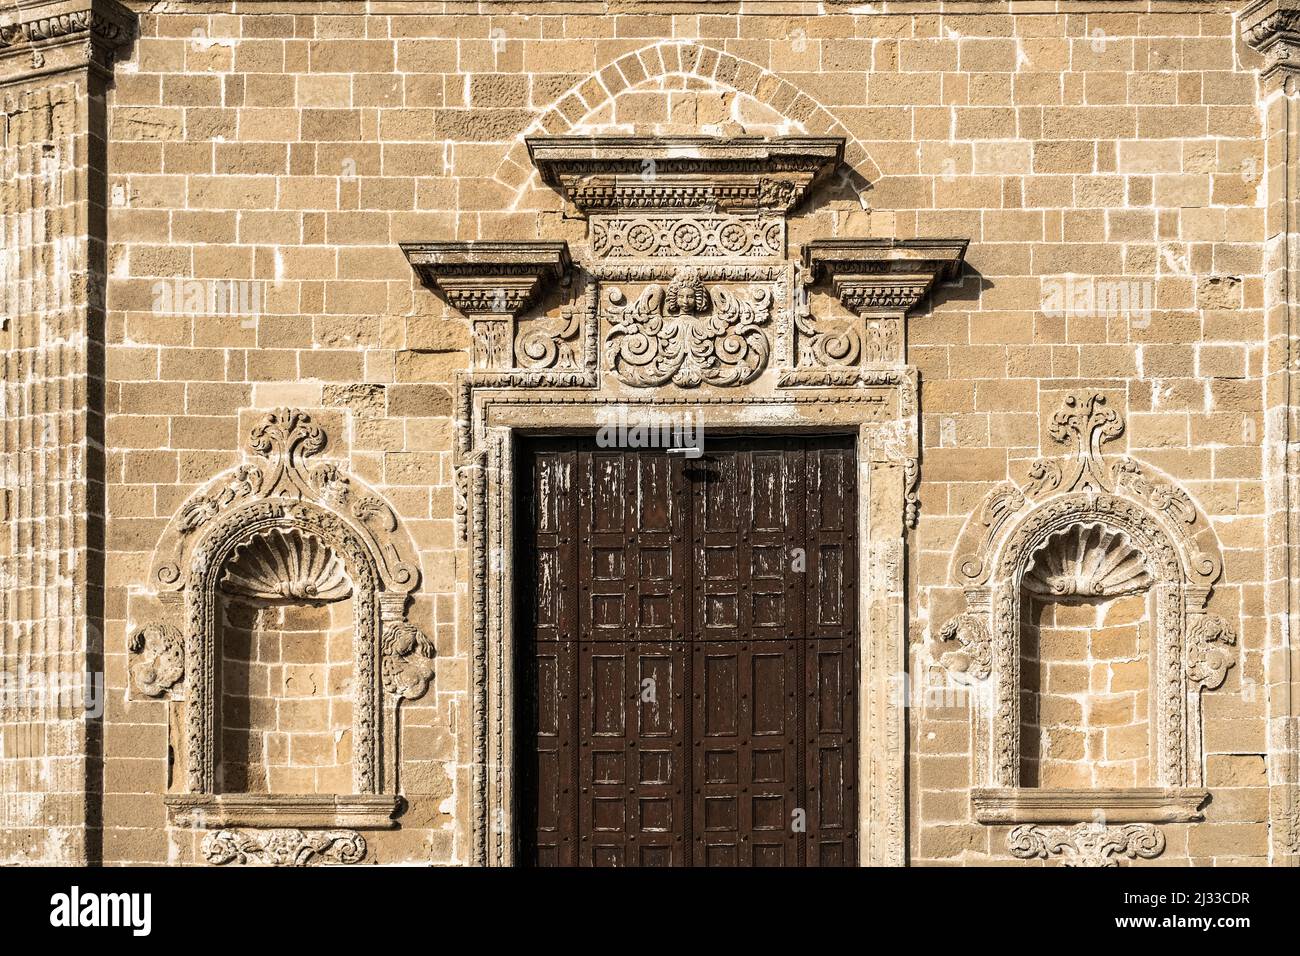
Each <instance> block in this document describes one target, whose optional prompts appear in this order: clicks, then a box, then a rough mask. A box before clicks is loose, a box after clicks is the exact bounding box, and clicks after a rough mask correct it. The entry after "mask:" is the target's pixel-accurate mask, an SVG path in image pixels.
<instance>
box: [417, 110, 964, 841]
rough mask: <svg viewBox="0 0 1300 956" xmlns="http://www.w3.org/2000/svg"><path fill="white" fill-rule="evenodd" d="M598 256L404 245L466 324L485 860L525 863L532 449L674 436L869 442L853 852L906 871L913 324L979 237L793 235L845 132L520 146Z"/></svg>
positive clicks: (460, 390)
mask: <svg viewBox="0 0 1300 956" xmlns="http://www.w3.org/2000/svg"><path fill="white" fill-rule="evenodd" d="M526 144H527V147H528V152H529V155H530V157H531V159H532V162H533V164H534V166H535V167H536V168H537V169H538V170H539V172H540V174H541V178H542V180H543V182H544V183H546V184H547V185H549V186H551V187H552V188H554V189H556V190H558V191H559V192H560V193H561V194H562V195H563V197H564V201H565V204H566V206H567V210H568V214H569V215H575V216H580V217H583V218H585V219H586V222H587V233H586V240H585V242H583V243H581V244H580V245H579V246H578V247H576V248H575V249H574V250H572V251H571V250H570V248H569V246H568V244H567V243H565V242H547V241H514V242H506V241H492V240H484V241H477V242H409V243H403V244H402V249H403V251H404V252H405V254H406V256H407V258H408V260H409V261H410V262H411V265H412V267H413V268H414V270H415V271H416V273H417V275H418V276H419V277H420V279H421V281H422V282H423V283H424V284H425V285H426V286H428V287H429V288H430V289H433V290H435V291H437V292H438V293H439V294H440V295H442V296H443V297H444V298H445V299H446V300H447V302H448V304H449V305H450V306H451V307H452V308H454V309H455V310H457V311H459V312H460V313H461V314H462V315H463V316H465V317H466V318H467V319H468V320H469V322H470V326H471V331H472V354H471V363H470V369H469V371H468V372H466V373H464V374H462V375H461V376H460V378H459V380H458V383H457V401H456V462H457V468H456V491H457V495H456V502H457V505H456V510H457V516H458V530H459V536H460V540H461V541H462V546H463V547H464V548H465V550H466V553H467V555H468V558H469V560H468V565H469V582H468V583H469V587H470V606H471V618H472V631H473V633H472V657H473V660H472V700H471V710H472V718H473V720H472V723H473V743H472V781H471V788H472V792H471V797H472V799H471V804H472V811H471V812H472V824H471V827H470V832H469V833H468V834H467V836H468V837H469V840H470V843H471V850H470V853H469V854H468V856H469V858H470V860H471V861H472V862H474V863H476V864H480V865H508V864H510V863H511V862H513V861H514V855H515V837H514V834H513V819H512V807H513V805H514V792H513V766H512V761H513V754H514V752H515V749H514V740H513V732H514V728H513V699H514V690H513V688H514V674H513V672H512V660H513V659H514V654H513V648H512V642H513V633H514V628H513V621H514V607H513V589H512V581H511V571H512V569H511V561H510V546H509V542H511V541H512V540H513V538H512V535H513V526H512V522H513V511H512V508H513V504H512V503H513V488H512V484H511V463H512V459H513V454H514V442H515V438H516V436H518V435H520V434H529V433H546V432H555V431H557V430H569V431H575V430H576V431H590V432H593V433H595V432H597V431H598V430H599V429H601V428H602V427H605V426H610V425H614V426H617V425H618V424H620V423H625V424H627V425H628V426H629V427H635V426H637V425H645V424H647V423H649V424H654V423H663V422H667V423H672V422H674V421H678V422H680V420H681V419H682V418H684V417H687V416H689V417H690V419H691V422H692V425H693V426H694V427H702V428H703V429H704V430H705V432H707V431H709V430H713V429H716V430H717V431H719V432H723V431H728V430H731V431H735V430H739V431H742V432H754V431H763V430H767V431H775V432H790V433H797V432H798V431H800V430H813V429H815V430H820V431H826V430H838V431H842V432H849V433H852V434H854V435H856V436H857V439H858V459H859V463H860V468H859V482H860V487H859V501H861V502H863V504H862V506H861V514H860V515H859V537H860V540H861V541H864V542H866V546H865V547H860V548H859V549H858V551H859V554H860V556H861V557H860V560H861V567H860V577H861V579H862V580H863V582H864V586H863V587H862V588H860V594H861V601H862V607H861V609H860V613H859V616H858V618H859V620H860V621H861V622H862V624H861V627H862V633H861V635H860V642H859V643H860V647H861V648H862V659H861V661H860V667H859V672H860V697H859V699H860V700H861V701H863V707H862V712H861V728H860V735H861V737H862V738H863V739H865V740H869V741H871V742H872V746H871V747H870V749H869V751H867V752H864V754H863V757H862V759H861V761H860V766H859V783H860V785H859V789H858V792H859V793H860V794H861V795H862V796H861V799H860V801H859V804H860V820H859V827H860V838H859V846H860V847H861V851H860V852H861V857H860V860H861V862H863V863H870V864H877V865H880V864H892V865H899V864H902V863H904V862H905V860H906V832H907V828H906V823H905V806H906V801H905V786H904V778H905V740H906V727H905V719H904V710H903V699H902V698H903V695H902V694H900V693H899V692H898V690H899V683H898V682H899V678H900V677H901V676H902V675H903V673H904V672H905V669H906V663H905V661H906V653H905V644H906V639H905V636H906V630H905V623H906V601H905V589H904V546H903V545H904V537H905V534H906V529H907V527H908V525H909V524H910V523H911V522H913V521H914V520H915V518H916V514H917V509H918V508H919V506H920V503H919V501H918V499H917V495H916V488H917V482H918V480H919V467H918V443H917V400H916V395H917V376H916V371H915V369H914V368H913V367H912V366H910V365H909V364H908V363H907V344H906V321H905V316H906V315H907V313H908V312H909V311H910V310H911V309H913V308H914V307H916V306H917V305H918V304H920V303H921V302H922V300H924V299H925V298H926V296H927V295H928V294H929V293H930V292H931V290H932V288H933V287H935V286H936V284H939V283H942V282H950V281H953V280H956V279H957V278H958V276H959V274H960V271H961V265H962V259H963V256H964V254H965V249H966V241H965V240H962V239H912V240H903V241H895V240H891V239H875V238H872V239H844V238H837V239H822V240H814V241H812V242H809V243H806V244H805V245H803V247H802V250H801V252H800V254H799V255H798V256H797V257H796V256H792V255H791V254H790V252H789V250H788V241H787V223H788V219H789V217H790V216H791V215H794V214H797V211H798V209H799V207H800V205H801V204H802V203H803V202H804V201H805V200H806V199H807V197H808V196H809V195H810V194H811V193H812V192H814V191H815V189H816V187H817V186H818V184H819V183H821V182H822V181H823V180H825V179H826V178H827V177H828V176H830V175H831V174H832V173H833V172H834V171H835V170H836V169H837V168H838V167H839V165H840V163H841V161H842V158H843V150H844V141H843V139H842V138H839V137H813V136H799V137H771V138H765V137H740V138H735V139H712V138H706V137H682V138H663V137H656V138H643V137H635V136H624V137H577V136H548V137H540V136H539V137H529V138H527V140H526Z"/></svg>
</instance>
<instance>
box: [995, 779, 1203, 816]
mask: <svg viewBox="0 0 1300 956" xmlns="http://www.w3.org/2000/svg"><path fill="white" fill-rule="evenodd" d="M1209 796H1210V791H1208V790H1205V789H1202V788H1191V787H1178V788H1173V789H1165V788H1162V787H1138V788H1132V789H1106V790H1064V789H1062V790H1045V789H1040V788H1037V787H1005V788H998V789H988V790H972V791H971V799H970V802H971V812H972V814H973V815H974V817H975V821H976V822H977V823H987V824H1008V823H1091V822H1093V821H1094V820H1096V819H1098V818H1100V819H1102V820H1104V821H1105V822H1106V823H1191V822H1194V821H1196V820H1200V819H1203V818H1204V813H1202V812H1201V808H1202V807H1203V806H1204V805H1205V803H1206V801H1207V800H1208V799H1209Z"/></svg>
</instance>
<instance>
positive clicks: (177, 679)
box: [127, 624, 185, 699]
mask: <svg viewBox="0 0 1300 956" xmlns="http://www.w3.org/2000/svg"><path fill="white" fill-rule="evenodd" d="M127 651H128V652H129V655H130V659H129V663H128V665H127V672H128V674H129V675H130V678H131V680H130V689H131V695H132V696H133V697H141V698H155V699H156V698H160V697H168V696H179V695H178V691H179V688H178V687H177V685H178V684H180V683H181V680H182V678H184V677H185V637H184V635H183V634H181V632H180V630H179V629H178V628H175V627H173V626H172V625H170V624H147V625H145V626H144V627H142V628H140V629H139V630H137V631H135V633H133V634H132V635H131V639H130V640H129V641H128V642H127Z"/></svg>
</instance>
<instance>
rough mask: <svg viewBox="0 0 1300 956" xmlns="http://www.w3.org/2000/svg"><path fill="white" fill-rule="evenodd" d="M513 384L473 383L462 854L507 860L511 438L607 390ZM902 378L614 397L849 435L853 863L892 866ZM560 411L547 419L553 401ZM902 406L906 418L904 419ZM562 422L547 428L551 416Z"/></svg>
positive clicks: (898, 847) (578, 425)
mask: <svg viewBox="0 0 1300 956" xmlns="http://www.w3.org/2000/svg"><path fill="white" fill-rule="evenodd" d="M521 391H522V390H517V389H509V388H507V389H493V390H490V391H480V390H475V392H474V394H473V400H472V416H473V429H474V432H475V435H476V440H475V442H474V444H475V446H476V447H477V448H478V449H479V450H481V452H482V455H481V457H480V458H479V459H478V461H477V462H476V463H475V464H474V465H472V466H471V475H470V478H471V480H470V496H469V502H468V522H467V524H468V528H467V532H468V535H467V537H468V545H469V553H470V561H471V564H470V567H471V570H470V588H471V597H470V605H471V613H472V621H473V626H472V631H473V638H472V651H471V659H472V685H471V687H472V701H471V712H472V714H473V744H472V747H473V751H472V752H473V767H474V772H473V784H472V786H473V796H472V801H471V804H472V813H473V826H472V844H473V851H472V857H471V859H472V861H473V862H474V863H475V864H476V865H488V866H510V865H513V864H514V863H515V862H516V851H517V838H516V832H515V822H516V819H517V813H516V809H517V808H516V802H515V801H516V790H515V781H516V777H517V774H516V770H515V767H514V753H515V750H514V744H515V740H514V723H515V710H516V702H517V693H518V688H517V687H516V684H515V674H514V670H513V661H514V656H515V655H514V652H515V647H514V641H515V631H514V623H515V607H514V580H513V561H512V557H513V555H512V553H511V544H512V542H513V535H514V521H515V514H514V502H515V489H514V481H513V467H512V463H513V461H514V449H515V442H516V439H517V438H518V437H519V436H520V435H523V434H527V435H545V434H558V433H564V432H569V433H573V432H595V431H596V430H597V429H598V428H599V427H600V426H601V423H602V409H605V408H607V406H608V403H609V401H610V400H611V399H610V398H609V397H601V396H598V395H574V394H572V393H564V392H542V393H539V392H537V391H535V390H529V391H527V392H525V393H523V394H521ZM914 394H915V384H914V380H913V378H912V377H911V376H910V375H904V376H901V377H900V380H899V382H898V383H897V384H895V385H885V386H882V387H881V388H880V389H879V390H872V391H858V392H857V393H856V394H849V395H828V394H818V395H813V394H809V395H791V396H788V397H785V396H783V397H780V398H775V399H757V398H753V397H748V398H747V397H739V396H737V397H735V398H710V399H709V400H707V402H706V403H705V404H703V405H701V404H700V400H699V399H695V398H666V397H657V396H647V397H645V398H644V399H634V398H628V397H626V396H620V397H619V398H618V399H617V401H619V402H620V403H629V404H631V403H635V404H637V405H638V406H639V410H643V411H645V412H647V413H654V412H658V413H661V414H672V413H673V412H676V413H677V414H680V413H681V411H682V407H683V405H686V406H688V407H690V408H692V409H693V410H697V411H698V412H699V414H700V416H701V417H700V424H701V425H702V427H703V429H704V432H705V434H708V433H709V432H710V431H716V432H719V433H721V432H725V431H730V432H736V431H743V432H745V433H753V432H755V431H759V430H761V431H763V432H768V433H773V434H782V435H791V436H795V437H797V436H798V435H800V434H811V433H826V432H840V433H852V434H856V436H857V449H856V451H857V460H858V498H859V506H858V516H857V521H858V538H859V541H862V542H865V543H866V544H865V546H864V547H860V548H859V549H858V561H859V568H858V574H859V581H860V582H861V586H860V588H859V597H858V600H859V614H858V627H859V635H858V640H859V661H858V668H859V670H858V681H859V683H858V692H859V698H858V699H859V700H860V701H861V702H862V706H861V708H860V711H859V717H858V724H859V726H858V734H859V741H860V742H861V745H860V749H859V754H860V756H859V760H858V792H859V794H860V799H859V802H858V817H859V834H860V839H859V847H860V849H859V860H858V861H859V863H860V864H861V865H864V866H868V865H876V866H882V865H885V866H888V865H893V866H901V865H902V864H903V863H904V862H905V859H906V845H905V844H906V832H907V828H906V824H905V813H906V792H905V784H904V780H905V760H906V724H905V719H906V718H905V714H904V687H905V681H904V680H903V675H904V673H905V669H906V601H905V591H904V580H905V577H904V567H903V561H904V534H905V522H904V515H905V513H906V510H907V503H906V502H907V496H908V493H909V487H910V482H911V478H910V475H911V474H913V473H914V471H915V466H914V459H911V458H909V457H908V456H907V455H905V454H901V453H900V452H902V451H904V450H906V449H905V446H902V445H900V442H899V436H900V435H906V434H908V433H909V432H911V433H913V434H914V427H915V421H916V419H915V414H916V409H915V405H914V404H913V403H912V402H911V401H908V400H907V396H910V395H914ZM561 409H562V410H563V414H562V416H561V415H557V411H559V410H561ZM904 416H906V417H904ZM561 418H562V420H563V422H564V426H563V428H557V427H556V424H555V423H556V421H557V419H561Z"/></svg>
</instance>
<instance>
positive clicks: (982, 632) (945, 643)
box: [939, 614, 993, 684]
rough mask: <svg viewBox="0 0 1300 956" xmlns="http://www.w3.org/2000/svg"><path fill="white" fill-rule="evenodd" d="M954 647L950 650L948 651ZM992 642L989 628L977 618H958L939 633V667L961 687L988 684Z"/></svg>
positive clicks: (954, 618) (991, 659)
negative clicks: (941, 666) (985, 681)
mask: <svg viewBox="0 0 1300 956" xmlns="http://www.w3.org/2000/svg"><path fill="white" fill-rule="evenodd" d="M948 647H951V648H952V649H951V650H946V649H945V648H948ZM992 661H993V642H992V639H991V637H990V634H989V628H988V625H987V624H986V623H985V622H984V620H983V619H982V618H981V617H980V616H979V615H976V614H958V615H956V616H955V617H953V618H951V619H950V620H949V621H948V623H946V624H945V625H944V626H943V629H942V630H940V631H939V663H940V664H942V665H943V667H944V668H945V669H946V670H947V671H948V673H949V674H950V675H951V676H952V679H953V680H955V681H956V682H957V683H959V684H975V683H979V682H981V681H984V680H987V679H988V676H989V672H990V671H991V669H992Z"/></svg>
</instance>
